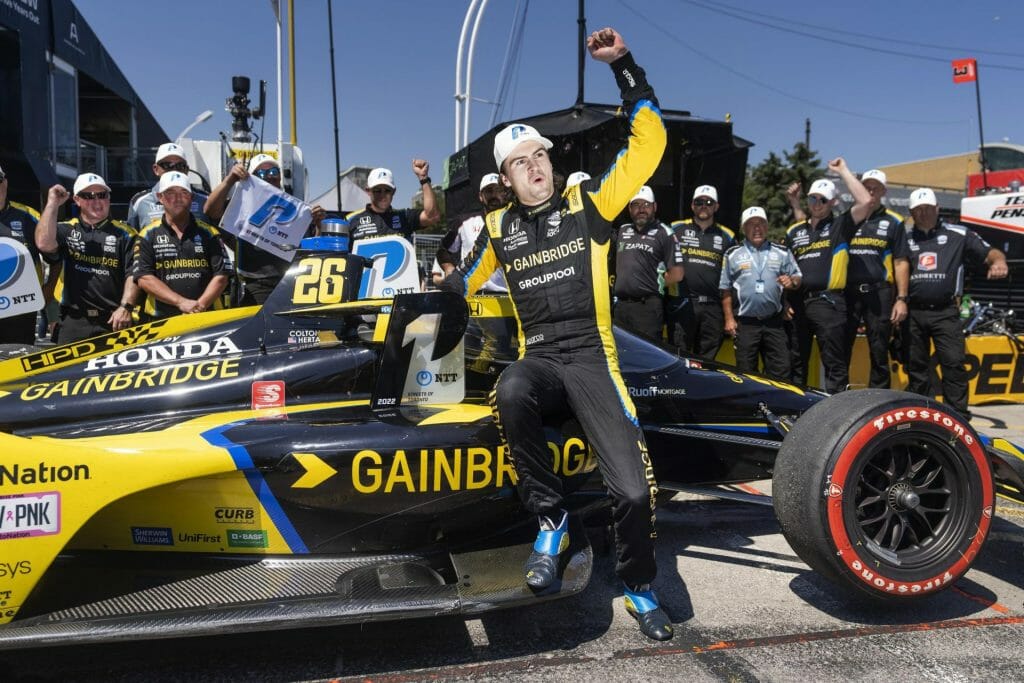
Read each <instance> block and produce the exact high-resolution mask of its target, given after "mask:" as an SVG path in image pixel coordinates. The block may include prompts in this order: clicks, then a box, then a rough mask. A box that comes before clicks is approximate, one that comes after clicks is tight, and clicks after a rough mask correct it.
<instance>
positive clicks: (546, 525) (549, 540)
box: [524, 511, 569, 590]
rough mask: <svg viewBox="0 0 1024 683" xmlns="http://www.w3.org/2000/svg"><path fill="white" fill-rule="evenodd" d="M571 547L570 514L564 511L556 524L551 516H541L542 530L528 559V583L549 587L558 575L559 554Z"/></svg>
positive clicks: (532, 586)
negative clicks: (560, 519)
mask: <svg viewBox="0 0 1024 683" xmlns="http://www.w3.org/2000/svg"><path fill="white" fill-rule="evenodd" d="M568 547H569V514H568V513H567V512H565V511H562V521H561V522H560V523H559V524H558V525H557V526H556V525H555V523H554V522H553V521H551V518H550V517H541V518H540V531H539V532H538V533H537V540H536V541H534V543H533V552H532V553H530V557H529V558H527V560H526V565H525V567H524V569H525V570H526V585H528V586H529V587H530V588H535V589H538V590H539V589H542V588H547V587H548V586H550V585H551V584H552V583H554V582H555V579H556V578H557V577H558V556H559V555H560V554H561V553H563V552H564V551H565V549H566V548H568Z"/></svg>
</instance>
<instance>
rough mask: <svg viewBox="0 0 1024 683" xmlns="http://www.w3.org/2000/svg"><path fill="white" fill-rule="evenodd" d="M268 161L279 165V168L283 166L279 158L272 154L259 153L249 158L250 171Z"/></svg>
mask: <svg viewBox="0 0 1024 683" xmlns="http://www.w3.org/2000/svg"><path fill="white" fill-rule="evenodd" d="M268 162H269V163H271V164H273V165H274V166H277V167H278V168H281V164H279V163H278V162H277V159H275V158H274V157H272V156H270V155H269V154H257V155H256V156H254V157H253V158H252V159H249V173H252V172H253V171H255V170H256V169H257V168H259V167H260V166H262V165H263V164H265V163H268Z"/></svg>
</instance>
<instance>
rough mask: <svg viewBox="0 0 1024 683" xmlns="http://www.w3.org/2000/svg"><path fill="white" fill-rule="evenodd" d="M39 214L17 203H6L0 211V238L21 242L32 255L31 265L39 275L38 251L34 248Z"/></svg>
mask: <svg viewBox="0 0 1024 683" xmlns="http://www.w3.org/2000/svg"><path fill="white" fill-rule="evenodd" d="M38 223H39V212H37V211H36V210H35V209H33V208H32V207H30V206H25V205H24V204H19V203H18V202H8V203H7V206H5V207H4V208H3V209H0V237H10V238H11V239H13V240H15V241H17V242H21V243H22V244H23V245H25V247H26V248H27V249H28V253H29V254H31V255H32V263H33V265H35V267H36V273H37V274H38V273H39V250H38V249H37V248H36V225H38Z"/></svg>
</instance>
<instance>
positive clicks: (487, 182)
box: [480, 173, 499, 192]
mask: <svg viewBox="0 0 1024 683" xmlns="http://www.w3.org/2000/svg"><path fill="white" fill-rule="evenodd" d="M498 182H499V179H498V174H497V173H488V174H487V175H485V176H484V177H483V178H481V179H480V191H481V192H483V189H484V188H485V187H489V186H491V185H497V184H498Z"/></svg>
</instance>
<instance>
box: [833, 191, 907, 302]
mask: <svg viewBox="0 0 1024 683" xmlns="http://www.w3.org/2000/svg"><path fill="white" fill-rule="evenodd" d="M907 254H908V250H907V230H906V227H905V226H904V225H903V216H901V215H899V214H898V213H896V212H895V211H890V210H889V209H887V208H885V207H884V206H882V207H879V208H878V210H876V211H875V212H874V213H872V214H871V215H870V216H868V217H867V219H866V220H865V221H864V222H863V223H861V224H860V226H858V228H857V232H856V233H854V235H853V239H851V240H850V265H849V268H848V270H847V273H846V286H847V287H849V288H851V289H856V288H857V287H858V286H859V285H876V284H878V283H881V282H888V283H889V284H892V283H893V261H894V259H898V258H907Z"/></svg>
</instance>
